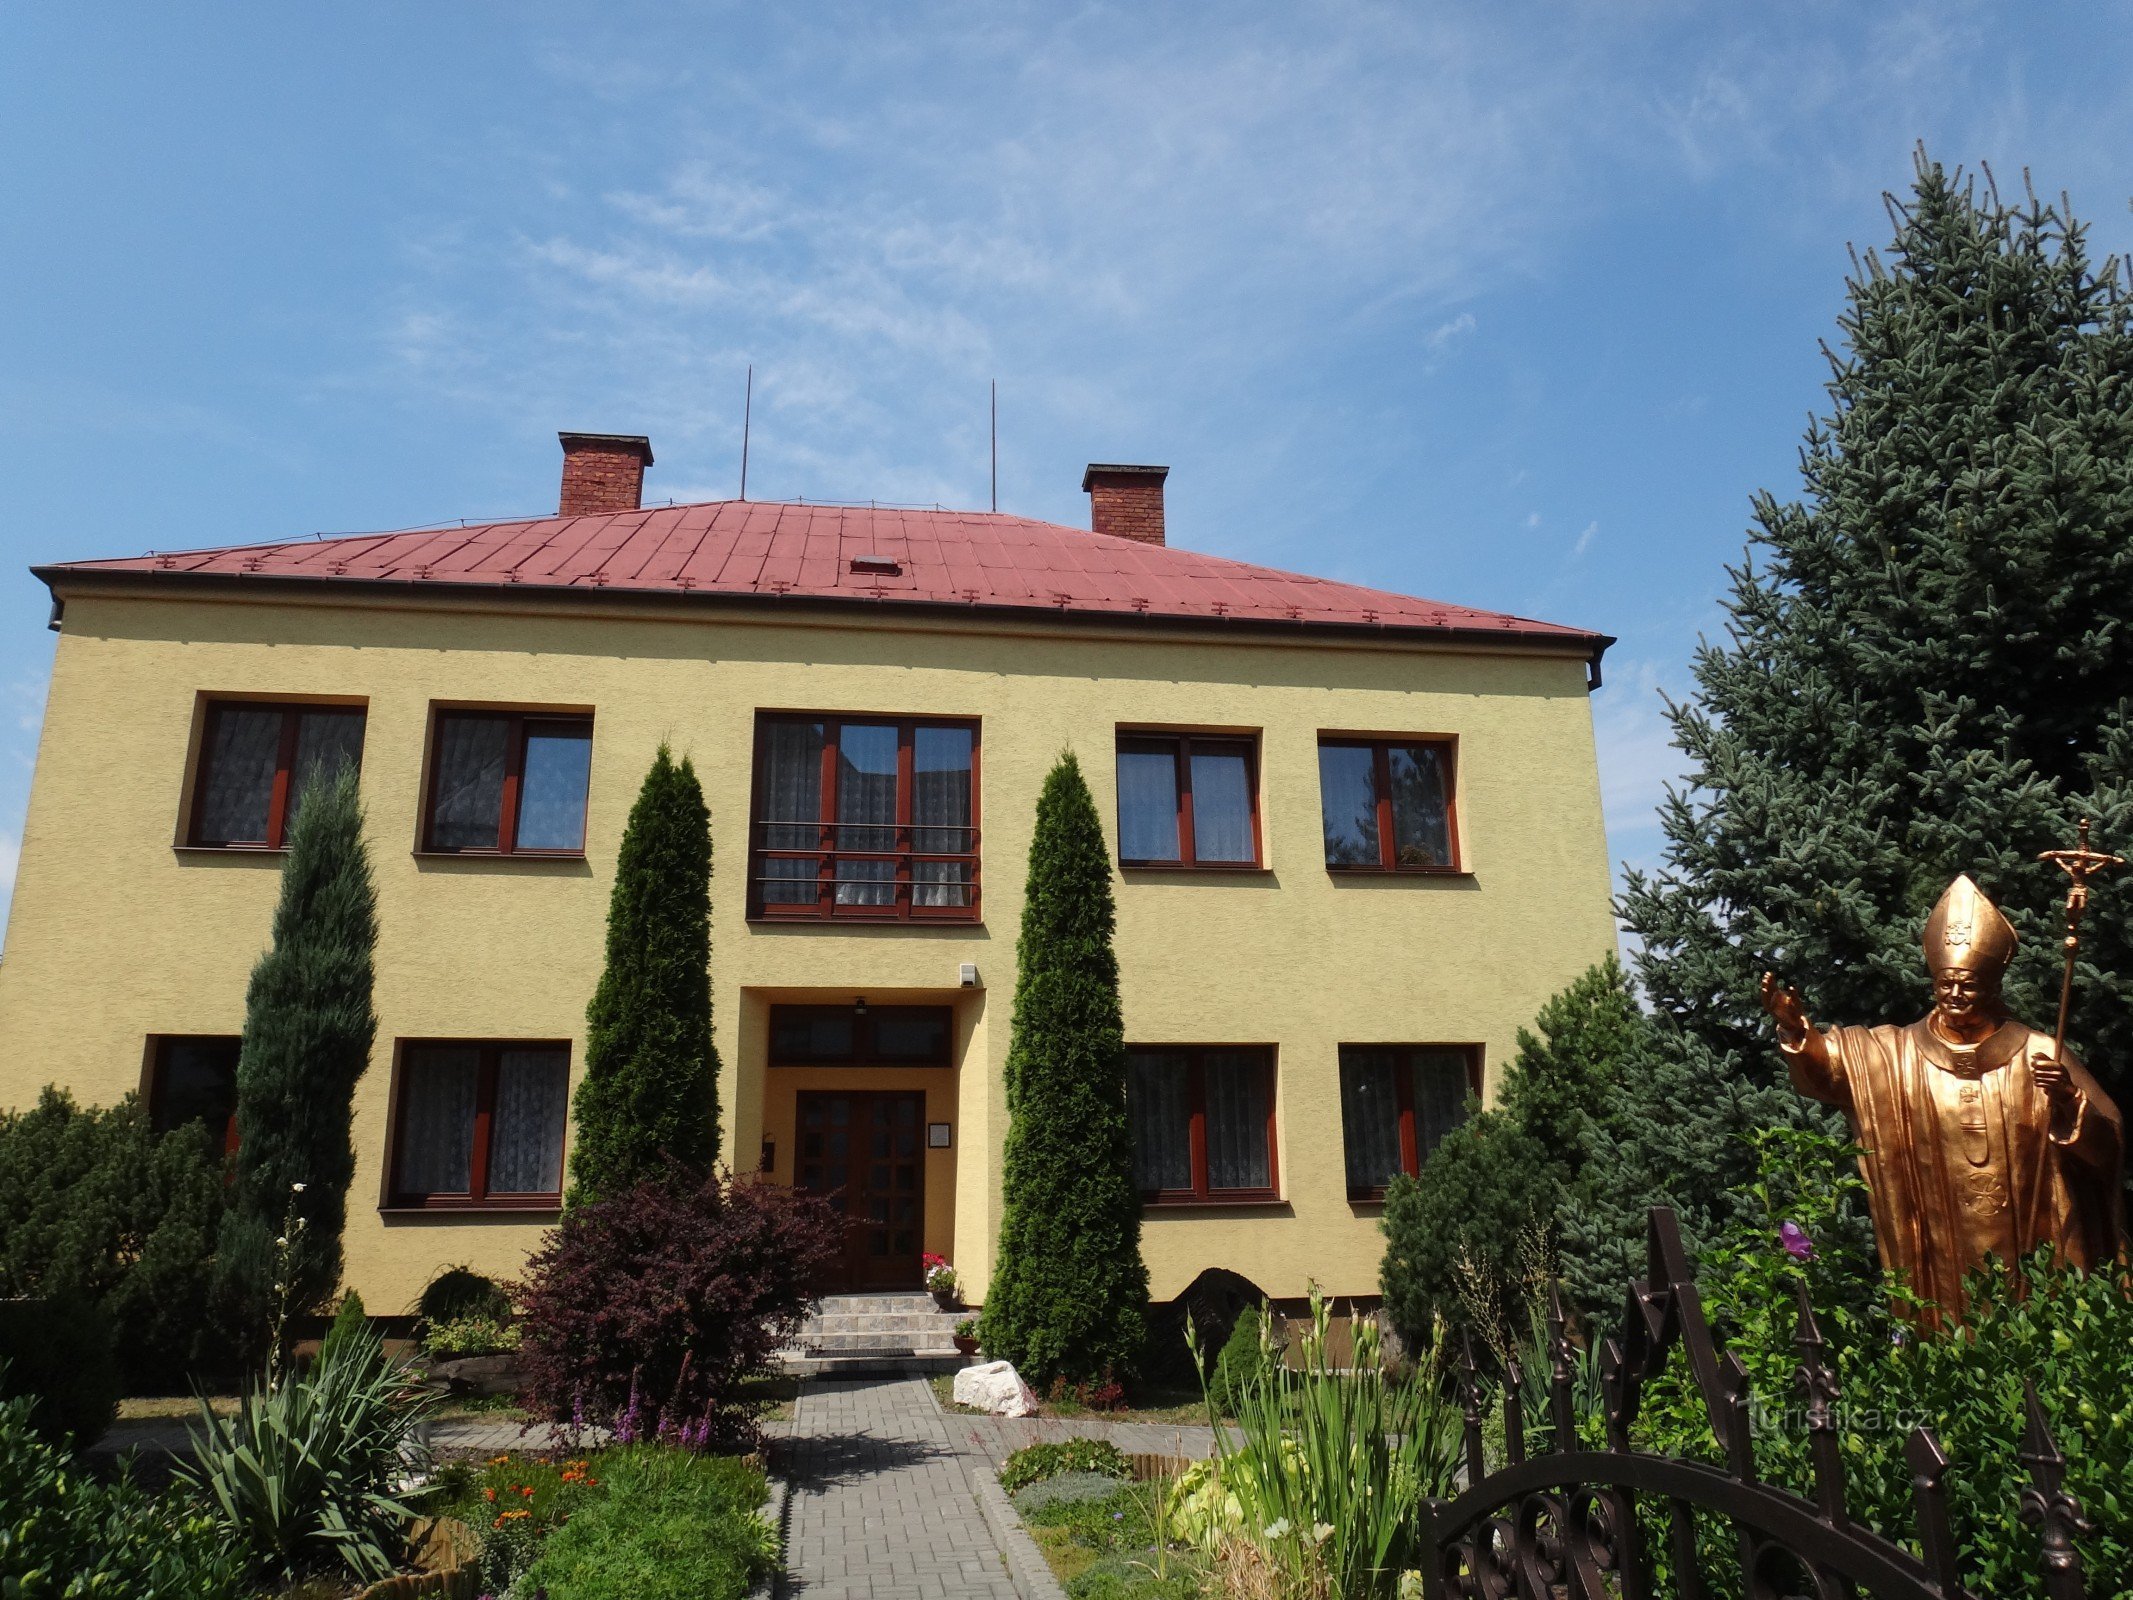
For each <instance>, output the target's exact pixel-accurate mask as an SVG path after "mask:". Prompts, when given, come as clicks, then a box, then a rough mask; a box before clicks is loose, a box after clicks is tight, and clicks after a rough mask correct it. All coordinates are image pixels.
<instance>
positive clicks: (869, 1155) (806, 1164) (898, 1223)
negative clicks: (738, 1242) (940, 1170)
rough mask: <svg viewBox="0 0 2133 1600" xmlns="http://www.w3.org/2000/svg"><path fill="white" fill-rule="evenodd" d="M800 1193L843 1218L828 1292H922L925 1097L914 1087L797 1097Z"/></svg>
mask: <svg viewBox="0 0 2133 1600" xmlns="http://www.w3.org/2000/svg"><path fill="white" fill-rule="evenodd" d="M799 1102H800V1103H799V1122H800V1159H799V1161H798V1163H797V1164H796V1167H795V1175H796V1176H797V1177H798V1179H799V1185H800V1187H801V1188H802V1189H805V1190H807V1191H808V1192H809V1193H811V1194H819V1195H824V1196H827V1197H828V1199H829V1201H830V1203H831V1204H832V1205H834V1206H836V1207H837V1209H838V1210H839V1211H841V1212H843V1213H844V1218H845V1224H846V1226H845V1245H844V1262H843V1271H842V1273H841V1274H840V1273H839V1272H838V1270H837V1268H836V1267H835V1266H832V1268H831V1273H830V1275H831V1279H832V1281H831V1283H830V1284H828V1285H827V1287H829V1288H831V1289H845V1290H866V1289H919V1288H923V1287H924V1286H925V1278H924V1274H923V1273H922V1271H921V1270H920V1267H919V1259H918V1258H919V1248H920V1243H919V1242H920V1240H921V1238H922V1237H923V1236H924V1225H925V1218H926V1172H925V1156H926V1151H925V1140H924V1139H923V1138H922V1137H921V1135H923V1133H924V1132H925V1115H926V1112H925V1096H924V1095H922V1094H920V1093H918V1092H917V1091H915V1090H903V1089H894V1090H884V1089H874V1090H856V1091H852V1092H850V1093H846V1092H843V1091H834V1092H832V1091H806V1092H803V1093H802V1094H801V1095H800V1097H799Z"/></svg>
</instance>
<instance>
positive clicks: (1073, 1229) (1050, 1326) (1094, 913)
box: [979, 753, 1148, 1383]
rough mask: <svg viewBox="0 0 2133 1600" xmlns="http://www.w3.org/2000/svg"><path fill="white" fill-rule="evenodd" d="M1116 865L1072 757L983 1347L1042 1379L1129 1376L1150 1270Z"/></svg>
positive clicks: (1062, 783)
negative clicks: (1137, 1173)
mask: <svg viewBox="0 0 2133 1600" xmlns="http://www.w3.org/2000/svg"><path fill="white" fill-rule="evenodd" d="M1115 923H1116V914H1115V911H1114V908H1113V904H1112V896H1111V856H1110V852H1109V850H1108V849H1107V848H1106V847H1105V845H1104V835H1103V825H1102V823H1101V822H1100V821H1099V820H1098V818H1097V813H1096V802H1095V800H1094V799H1093V798H1091V796H1090V794H1089V786H1088V784H1087V783H1086V782H1085V781H1084V780H1083V778H1082V775H1081V767H1080V764H1079V763H1078V762H1076V761H1075V759H1074V757H1073V755H1072V754H1071V753H1069V754H1065V755H1062V756H1061V757H1060V758H1059V764H1058V765H1057V766H1055V767H1054V768H1053V769H1052V771H1051V774H1050V776H1049V777H1047V778H1046V779H1045V782H1044V790H1043V793H1042V794H1041V795H1040V796H1039V797H1038V800H1037V827H1036V833H1035V835H1034V837H1033V838H1032V839H1031V840H1030V849H1029V888H1028V895H1027V898H1026V899H1025V900H1024V901H1023V906H1022V936H1021V939H1020V941H1019V943H1018V944H1017V945H1016V949H1015V1014H1014V1022H1013V1028H1012V1032H1011V1035H1010V1038H1009V1042H1008V1049H1007V1071H1006V1079H1007V1118H1008V1124H1007V1155H1006V1162H1005V1172H1004V1176H1003V1178H1002V1184H1001V1214H1000V1248H999V1255H998V1257H997V1259H996V1260H995V1262H994V1265H993V1273H992V1283H991V1285H990V1286H989V1287H988V1289H987V1290H986V1294H985V1312H984V1318H983V1321H982V1323H981V1326H980V1330H979V1336H980V1337H981V1338H982V1339H983V1340H984V1343H985V1348H986V1349H987V1351H989V1352H990V1353H992V1354H993V1355H996V1356H1000V1357H1003V1358H1005V1359H1006V1360H1009V1361H1012V1362H1014V1363H1015V1365H1016V1367H1017V1368H1019V1369H1020V1370H1021V1372H1022V1374H1023V1376H1025V1377H1026V1378H1029V1379H1030V1380H1031V1381H1033V1382H1037V1383H1043V1382H1047V1381H1049V1380H1051V1379H1054V1378H1065V1379H1068V1380H1069V1381H1087V1380H1092V1379H1101V1378H1103V1377H1105V1376H1106V1375H1107V1374H1108V1375H1113V1376H1118V1377H1125V1376H1128V1375H1129V1374H1131V1373H1132V1372H1133V1370H1134V1368H1135V1366H1136V1365H1137V1363H1138V1361H1139V1358H1140V1353H1141V1347H1142V1342H1143V1339H1144V1337H1145V1329H1146V1317H1147V1306H1148V1269H1147V1266H1146V1265H1145V1264H1144V1263H1143V1262H1142V1260H1141V1200H1140V1195H1139V1193H1138V1191H1137V1189H1136V1187H1135V1184H1134V1179H1133V1143H1132V1135H1131V1131H1130V1129H1129V1128H1128V1126H1127V1122H1126V1045H1125V1039H1126V1033H1125V1021H1124V1015H1123V1012H1122V1011H1121V1008H1120V1003H1119V991H1118V956H1117V954H1116V952H1115V951H1114V950H1113V949H1112V947H1111V938H1112V933H1113V929H1114V927H1115Z"/></svg>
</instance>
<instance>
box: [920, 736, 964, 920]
mask: <svg viewBox="0 0 2133 1600" xmlns="http://www.w3.org/2000/svg"><path fill="white" fill-rule="evenodd" d="M970 748H971V741H970V730H969V729H968V728H917V729H914V730H913V732H912V737H911V781H912V790H911V823H912V835H911V847H912V848H913V849H914V850H917V851H920V852H922V853H923V852H933V851H939V852H947V851H956V852H964V851H968V850H969V849H970V848H971V844H972V839H971V834H970V819H971V806H970ZM911 884H912V887H911V903H912V904H913V905H920V906H967V905H969V904H970V864H969V863H968V862H964V861H914V862H912V863H911Z"/></svg>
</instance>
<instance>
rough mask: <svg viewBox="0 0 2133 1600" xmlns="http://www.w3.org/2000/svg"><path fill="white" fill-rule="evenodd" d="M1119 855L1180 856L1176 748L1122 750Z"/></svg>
mask: <svg viewBox="0 0 2133 1600" xmlns="http://www.w3.org/2000/svg"><path fill="white" fill-rule="evenodd" d="M1118 854H1119V859H1120V860H1122V861H1175V860H1177V859H1178V758H1177V753H1176V752H1175V751H1174V750H1121V751H1119V753H1118Z"/></svg>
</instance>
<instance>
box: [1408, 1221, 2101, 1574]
mask: <svg viewBox="0 0 2133 1600" xmlns="http://www.w3.org/2000/svg"><path fill="white" fill-rule="evenodd" d="M1548 1336H1549V1351H1548V1354H1549V1373H1548V1390H1549V1419H1550V1430H1549V1431H1550V1434H1551V1438H1550V1440H1549V1442H1548V1447H1547V1448H1546V1449H1544V1450H1540V1451H1536V1452H1533V1453H1529V1452H1528V1450H1527V1448H1526V1439H1525V1406H1524V1400H1523V1390H1524V1386H1525V1382H1524V1374H1523V1373H1522V1372H1521V1371H1520V1370H1519V1366H1518V1363H1517V1361H1516V1359H1515V1358H1514V1359H1512V1360H1511V1361H1509V1362H1508V1363H1507V1370H1506V1371H1505V1373H1504V1374H1503V1429H1504V1457H1505V1461H1504V1465H1503V1466H1502V1467H1500V1468H1499V1469H1498V1470H1497V1471H1495V1472H1493V1473H1491V1472H1488V1471H1486V1463H1485V1461H1484V1459H1483V1444H1482V1434H1483V1427H1482V1419H1483V1414H1484V1402H1483V1396H1482V1386H1481V1377H1480V1373H1479V1370H1478V1368H1477V1367H1476V1365H1475V1362H1474V1359H1473V1356H1472V1352H1471V1349H1470V1350H1469V1352H1468V1354H1467V1357H1466V1362H1465V1373H1464V1375H1463V1383H1462V1389H1463V1395H1464V1401H1465V1412H1466V1418H1465V1420H1466V1430H1465V1431H1466V1482H1467V1485H1468V1487H1467V1488H1466V1489H1465V1490H1464V1491H1462V1492H1461V1493H1460V1494H1459V1495H1458V1496H1457V1497H1456V1498H1454V1499H1451V1500H1439V1501H1433V1502H1431V1503H1430V1504H1429V1505H1428V1506H1427V1507H1426V1513H1427V1521H1428V1527H1429V1548H1430V1549H1431V1550H1432V1551H1433V1552H1434V1555H1433V1558H1432V1559H1433V1565H1431V1566H1430V1567H1428V1568H1426V1569H1425V1571H1424V1574H1423V1587H1424V1593H1425V1594H1426V1595H1427V1596H1428V1597H1429V1600H1447V1597H1451V1596H1459V1597H1462V1600H1511V1597H1514V1596H1515V1597H1517V1600H1674V1597H1677V1596H1678V1597H1679V1600H1705V1597H1706V1596H1707V1595H1708V1593H1709V1587H1708V1582H1707V1579H1706V1577H1705V1573H1704V1568H1703V1565H1702V1563H1701V1561H1700V1560H1699V1556H1698V1547H1697V1545H1698V1541H1697V1526H1696V1518H1697V1513H1698V1512H1705V1513H1710V1514H1715V1515H1716V1516H1718V1517H1720V1518H1723V1519H1725V1521H1726V1523H1727V1524H1729V1525H1730V1530H1731V1539H1730V1547H1731V1548H1730V1558H1731V1559H1732V1560H1733V1561H1735V1562H1737V1563H1738V1566H1739V1569H1740V1581H1741V1592H1742V1593H1743V1594H1745V1595H1747V1596H1749V1597H1750V1600H1787V1597H1790V1596H1793V1595H1805V1596H1811V1597H1813V1600H1839V1597H1844V1596H1850V1595H1855V1594H1861V1593H1864V1594H1868V1595H1872V1596H1875V1597H1877V1600H1986V1597H1984V1596H1982V1595H1981V1594H1979V1592H1978V1591H1976V1590H1973V1589H1971V1588H1970V1587H1968V1586H1967V1585H1966V1584H1965V1583H1964V1581H1963V1576H1962V1573H1961V1571H1960V1570H1959V1565H1958V1562H1957V1559H1956V1548H1955V1539H1954V1535H1953V1533H1952V1532H1951V1530H1950V1527H1949V1520H1948V1506H1947V1493H1946V1487H1945V1485H1946V1478H1947V1474H1948V1470H1949V1461H1948V1456H1947V1453H1946V1452H1945V1451H1943V1450H1942V1449H1941V1447H1940V1442H1939V1441H1938V1440H1937V1439H1935V1438H1934V1436H1933V1430H1932V1429H1930V1428H1926V1427H1920V1428H1915V1429H1913V1430H1912V1432H1911V1435H1910V1438H1909V1440H1908V1442H1907V1443H1906V1445H1905V1449H1904V1459H1905V1461H1906V1462H1907V1463H1908V1465H1909V1467H1910V1469H1911V1485H1912V1513H1913V1518H1914V1520H1915V1523H1916V1528H1917V1534H1918V1547H1919V1549H1920V1550H1921V1551H1923V1552H1924V1558H1923V1559H1920V1558H1919V1557H1917V1556H1914V1555H1912V1554H1911V1553H1910V1552H1909V1551H1908V1550H1906V1549H1904V1548H1903V1547H1902V1546H1900V1545H1898V1544H1896V1543H1894V1542H1893V1541H1891V1540H1889V1539H1886V1538H1884V1537H1882V1536H1881V1535H1880V1534H1878V1533H1876V1532H1874V1531H1873V1530H1872V1529H1869V1528H1864V1527H1861V1526H1859V1525H1858V1524H1857V1523H1855V1522H1853V1521H1852V1520H1851V1518H1850V1516H1849V1515H1848V1514H1847V1512H1846V1510H1845V1493H1844V1464H1843V1460H1842V1457H1841V1455H1840V1453H1839V1449H1838V1440H1837V1416H1838V1414H1839V1413H1838V1406H1839V1400H1840V1397H1839V1395H1838V1392H1837V1375H1836V1371H1835V1369H1834V1368H1833V1367H1832V1366H1831V1364H1830V1363H1829V1361H1828V1360H1827V1359H1826V1358H1825V1356H1824V1353H1823V1341H1822V1334H1821V1330H1820V1329H1819V1328H1817V1327H1816V1325H1815V1316H1814V1310H1813V1308H1812V1307H1811V1306H1810V1305H1809V1304H1808V1301H1807V1296H1806V1292H1805V1290H1804V1289H1803V1290H1802V1291H1801V1294H1800V1307H1799V1331H1798V1333H1797V1335H1796V1337H1795V1343H1796V1345H1797V1347H1798V1349H1799V1352H1800V1364H1799V1367H1798V1369H1797V1371H1796V1373H1795V1382H1796V1383H1797V1384H1798V1386H1799V1389H1800V1392H1801V1396H1802V1400H1803V1403H1804V1416H1805V1419H1806V1424H1807V1430H1808V1435H1809V1444H1808V1449H1809V1459H1810V1461H1811V1463H1812V1469H1813V1474H1814V1497H1813V1498H1812V1499H1811V1500H1810V1499H1803V1498H1801V1497H1800V1496H1799V1495H1796V1494H1793V1493H1791V1492H1790V1491H1788V1490H1785V1489H1782V1488H1779V1487H1777V1486H1776V1485H1774V1484H1770V1483H1765V1482H1763V1481H1761V1480H1760V1479H1759V1478H1758V1477H1757V1476H1756V1466H1755V1444H1754V1438H1753V1435H1752V1433H1751V1430H1750V1427H1749V1415H1748V1406H1749V1398H1750V1397H1749V1393H1748V1374H1747V1369H1746V1368H1745V1367H1744V1366H1743V1365H1742V1364H1741V1361H1740V1358H1739V1357H1738V1356H1737V1355H1734V1354H1731V1353H1728V1352H1724V1351H1722V1350H1721V1349H1720V1348H1719V1346H1718V1342H1717V1340H1716V1339H1715V1338H1714V1337H1713V1336H1712V1333H1711V1329H1710V1325H1709V1324H1708V1323H1707V1322H1706V1321H1705V1320H1704V1314H1703V1303H1702V1300H1701V1298H1700V1297H1699V1295H1698V1293H1697V1289H1696V1282H1695V1278H1694V1276H1693V1275H1692V1274H1691V1272H1690V1270H1689V1265H1688V1256H1687V1253H1686V1251H1684V1250H1683V1248H1682V1243H1681V1230H1680V1226H1679V1224H1678V1223H1677V1222H1676V1220H1675V1217H1674V1214H1673V1212H1672V1211H1670V1210H1668V1209H1667V1208H1666V1207H1664V1206H1655V1207H1653V1208H1652V1212H1651V1229H1650V1256H1649V1263H1648V1267H1647V1274H1646V1277H1645V1278H1644V1279H1643V1280H1642V1281H1640V1282H1637V1283H1634V1284H1632V1285H1631V1286H1630V1289H1629V1294H1628V1297H1627V1301H1626V1314H1625V1316H1624V1319H1623V1331H1622V1334H1621V1335H1620V1337H1618V1338H1614V1339H1610V1340H1608V1341H1607V1343H1606V1344H1605V1345H1604V1346H1603V1348H1602V1355H1601V1377H1602V1385H1603V1389H1604V1393H1605V1404H1604V1407H1603V1415H1604V1424H1605V1433H1606V1442H1605V1445H1604V1447H1602V1448H1598V1449H1592V1448H1585V1447H1582V1446H1581V1444H1580V1441H1579V1438H1578V1429H1577V1422H1578V1419H1577V1414H1576V1405H1575V1403H1574V1400H1573V1394H1572V1388H1573V1383H1574V1381H1575V1376H1576V1352H1575V1350H1574V1349H1573V1347H1572V1345H1571V1343H1570V1339H1569V1337H1568V1334H1567V1331H1566V1328H1565V1323H1564V1318H1563V1313H1562V1307H1561V1302H1560V1298H1559V1297H1557V1296H1552V1295H1551V1300H1550V1306H1549V1315H1548ZM1677 1348H1678V1349H1679V1350H1680V1351H1681V1354H1682V1358H1683V1359H1684V1360H1685V1361H1686V1362H1687V1363H1688V1371H1689V1376H1690V1378H1691V1379H1692V1380H1693V1381H1694V1384H1695V1387H1696V1391H1697V1393H1698V1395H1699V1396H1700V1397H1701V1399H1702V1401H1703V1405H1704V1409H1705V1412H1706V1414H1707V1415H1708V1416H1709V1419H1710V1424H1711V1431H1712V1433H1713V1435H1714V1436H1715V1437H1716V1438H1717V1440H1718V1442H1719V1445H1720V1447H1721V1449H1722V1450H1723V1452H1724V1455H1725V1458H1726V1460H1725V1465H1724V1466H1723V1467H1720V1466H1715V1465H1711V1464H1707V1463H1704V1462H1699V1461H1688V1460H1681V1459H1677V1458H1674V1457H1671V1456H1662V1455H1655V1454H1652V1453H1649V1452H1646V1451H1640V1450H1635V1449H1632V1448H1631V1447H1630V1432H1631V1429H1632V1427H1633V1426H1634V1424H1635V1422H1636V1420H1637V1412H1638V1407H1639V1405H1640V1403H1641V1401H1642V1399H1643V1393H1644V1386H1645V1385H1646V1384H1647V1383H1649V1382H1650V1381H1651V1380H1652V1379H1653V1378H1654V1377H1656V1376H1658V1375H1659V1374H1660V1373H1661V1372H1662V1371H1664V1370H1665V1367H1666V1364H1667V1361H1668V1359H1669V1357H1670V1356H1671V1355H1672V1354H1673V1352H1674V1351H1675V1350H1676V1349H1677ZM2027 1406H2028V1430H2027V1435H2026V1438H2025V1440H2024V1443H2023V1447H2022V1451H2021V1460H2022V1463H2023V1465H2024V1466H2026V1467H2027V1468H2028V1470H2029V1476H2030V1486H2029V1488H2027V1489H2026V1490H2024V1491H2023V1494H2022V1499H2021V1504H2020V1505H2019V1507H2009V1513H2010V1515H2019V1516H2020V1517H2021V1518H2022V1520H2023V1521H2025V1522H2028V1523H2031V1524H2032V1525H2034V1526H2036V1527H2037V1528H2038V1529H2039V1531H2040V1536H2041V1540H2042V1554H2041V1557H2040V1559H2041V1562H2042V1569H2043V1570H2042V1576H2043V1580H2044V1590H2045V1593H2046V1594H2047V1595H2048V1596H2049V1597H2050V1600H2086V1593H2087V1591H2086V1589H2085V1587H2084V1584H2083V1581H2082V1573H2081V1560H2080V1557H2079V1555H2078V1554H2077V1553H2076V1552H2075V1549H2074V1538H2075V1536H2076V1535H2077V1534H2081V1533H2085V1532H2087V1531H2088V1524H2087V1523H2086V1522H2085V1521H2084V1520H2083V1518H2082V1513H2081V1506H2080V1504H2079V1502H2078V1501H2077V1500H2076V1499H2075V1498H2074V1496H2073V1495H2072V1494H2071V1493H2069V1492H2068V1491H2067V1490H2066V1488H2065V1487H2064V1479H2065V1476H2066V1458H2065V1457H2064V1456H2063V1455H2061V1454H2060V1452H2059V1448H2058V1446H2057V1445H2056V1444H2054V1443H2053V1440H2052V1435H2051V1429H2050V1428H2049V1427H2048V1426H2047V1425H2046V1422H2045V1419H2044V1413H2043V1410H2042V1408H2041V1407H2040V1406H2039V1405H2038V1403H2037V1395H2036V1389H2035V1386H2034V1385H2032V1386H2030V1388H2029V1392H2028V1395H2027ZM1646 1509H1650V1510H1653V1511H1656V1512H1657V1513H1658V1515H1657V1517H1656V1518H1655V1520H1656V1521H1660V1522H1663V1523H1664V1527H1665V1533H1664V1536H1663V1537H1664V1543H1665V1545H1666V1553H1665V1558H1664V1561H1663V1565H1664V1567H1665V1568H1666V1569H1668V1570H1670V1572H1671V1575H1672V1580H1671V1582H1670V1583H1669V1585H1668V1587H1667V1589H1666V1590H1665V1591H1664V1594H1663V1595H1662V1593H1661V1592H1660V1591H1659V1590H1658V1589H1656V1588H1655V1587H1654V1583H1655V1580H1654V1571H1655V1568H1656V1567H1658V1566H1660V1565H1661V1564H1662V1563H1661V1562H1660V1561H1659V1560H1657V1559H1655V1558H1656V1557H1657V1556H1658V1552H1656V1551H1654V1550H1652V1549H1650V1548H1648V1547H1647V1545H1648V1532H1649V1530H1648V1529H1647V1527H1646V1525H1645V1524H1644V1523H1643V1522H1641V1521H1640V1511H1643V1510H1646Z"/></svg>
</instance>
